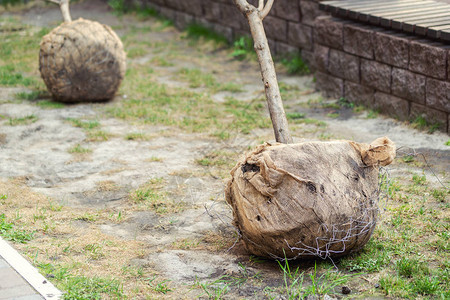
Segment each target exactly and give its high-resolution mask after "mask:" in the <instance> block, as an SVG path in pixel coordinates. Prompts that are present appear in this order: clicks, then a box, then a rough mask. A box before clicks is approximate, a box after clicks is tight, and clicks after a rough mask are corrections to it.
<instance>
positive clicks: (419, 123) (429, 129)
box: [411, 116, 441, 133]
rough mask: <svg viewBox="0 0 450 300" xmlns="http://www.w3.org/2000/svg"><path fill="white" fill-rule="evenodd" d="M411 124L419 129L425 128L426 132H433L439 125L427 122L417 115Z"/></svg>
mask: <svg viewBox="0 0 450 300" xmlns="http://www.w3.org/2000/svg"><path fill="white" fill-rule="evenodd" d="M411 126H412V127H413V128H416V129H419V130H425V131H427V132H428V133H433V132H435V131H436V130H438V129H439V127H441V124H440V123H429V122H428V121H427V120H426V119H425V118H424V117H422V116H417V117H416V118H415V119H414V120H413V121H412V122H411Z"/></svg>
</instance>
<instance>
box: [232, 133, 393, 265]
mask: <svg viewBox="0 0 450 300" xmlns="http://www.w3.org/2000/svg"><path fill="white" fill-rule="evenodd" d="M394 157H395V146H394V144H393V143H392V142H391V141H390V140H389V139H388V138H380V139H377V140H375V141H374V142H372V143H371V144H370V145H367V144H359V143H355V142H350V141H335V142H304V143H299V144H288V145H286V144H274V145H270V144H265V145H262V146H259V147H257V148H256V149H255V150H254V151H253V152H251V153H249V154H247V155H246V157H245V158H244V159H243V160H241V161H240V162H239V163H238V164H237V165H236V167H235V168H234V169H233V170H232V171H231V174H232V178H231V180H230V181H229V183H228V186H227V188H226V191H225V192H226V200H227V202H228V203H229V204H230V205H231V206H232V208H233V217H234V222H233V223H234V225H235V226H236V227H237V229H238V231H239V233H240V235H241V237H242V240H243V242H244V245H245V247H246V249H247V250H248V251H249V252H250V253H253V254H255V255H258V256H263V257H269V258H276V259H284V258H288V259H295V258H314V257H319V258H322V259H326V258H337V257H340V256H344V255H347V254H350V253H353V252H355V251H358V250H359V249H361V248H362V247H363V246H364V245H365V244H366V243H367V242H368V241H369V239H370V236H371V234H372V232H373V230H374V228H375V225H376V221H377V215H378V198H379V194H380V184H379V167H380V166H385V165H388V164H390V163H391V162H392V161H393V159H394Z"/></svg>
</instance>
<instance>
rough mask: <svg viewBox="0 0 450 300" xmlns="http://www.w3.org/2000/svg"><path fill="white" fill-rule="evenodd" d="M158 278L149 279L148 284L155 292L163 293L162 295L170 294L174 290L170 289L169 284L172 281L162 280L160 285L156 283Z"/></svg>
mask: <svg viewBox="0 0 450 300" xmlns="http://www.w3.org/2000/svg"><path fill="white" fill-rule="evenodd" d="M155 279H156V276H154V277H153V278H152V279H149V281H148V283H149V285H150V286H151V287H152V288H153V290H154V291H155V292H158V293H161V294H164V295H165V294H167V293H168V292H171V291H172V289H171V288H170V287H169V285H168V282H169V281H170V280H162V281H160V282H158V283H155V282H154V281H155Z"/></svg>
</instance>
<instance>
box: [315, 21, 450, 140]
mask: <svg viewBox="0 0 450 300" xmlns="http://www.w3.org/2000/svg"><path fill="white" fill-rule="evenodd" d="M315 35H316V38H315V41H316V44H315V51H314V59H315V66H316V79H317V87H318V88H319V89H321V90H323V91H324V93H325V94H326V95H327V96H331V97H345V98H346V99H348V100H349V101H351V102H354V103H359V104H363V105H365V106H368V107H372V108H374V109H378V110H380V111H381V112H383V113H385V114H389V115H391V116H394V117H396V118H398V119H400V120H414V119H415V118H416V117H417V116H422V117H424V118H425V119H426V120H427V121H428V122H430V123H439V124H440V128H439V129H440V130H442V131H446V132H448V133H450V127H449V126H450V124H449V121H450V117H449V113H450V54H449V53H450V46H449V45H444V44H441V43H439V42H433V41H430V40H424V39H420V38H419V37H416V36H412V35H406V34H403V33H397V32H393V31H388V30H384V29H381V28H377V27H371V26H368V25H362V24H357V23H354V22H351V21H345V20H340V19H335V18H333V17H330V16H321V17H318V18H317V19H316V20H315Z"/></svg>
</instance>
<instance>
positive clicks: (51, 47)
mask: <svg viewBox="0 0 450 300" xmlns="http://www.w3.org/2000/svg"><path fill="white" fill-rule="evenodd" d="M125 60H126V54H125V52H124V50H123V45H122V42H121V41H120V39H119V37H118V36H117V35H116V34H115V33H114V31H113V30H112V29H111V28H110V27H109V26H106V25H102V24H100V23H98V22H94V21H89V20H84V19H78V20H76V21H73V22H65V23H63V24H61V25H60V26H59V27H57V28H55V29H53V30H52V31H51V32H50V33H49V34H47V35H46V36H44V37H43V39H42V42H41V49H40V53H39V70H40V72H41V76H42V78H43V80H44V82H45V85H46V86H47V89H48V90H49V92H50V93H51V94H52V95H53V97H54V98H55V99H56V100H58V101H63V102H83V101H100V100H107V99H111V98H112V97H114V94H115V93H116V91H117V90H118V88H119V86H120V83H121V82H122V79H123V78H124V76H125V68H126V61H125Z"/></svg>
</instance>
